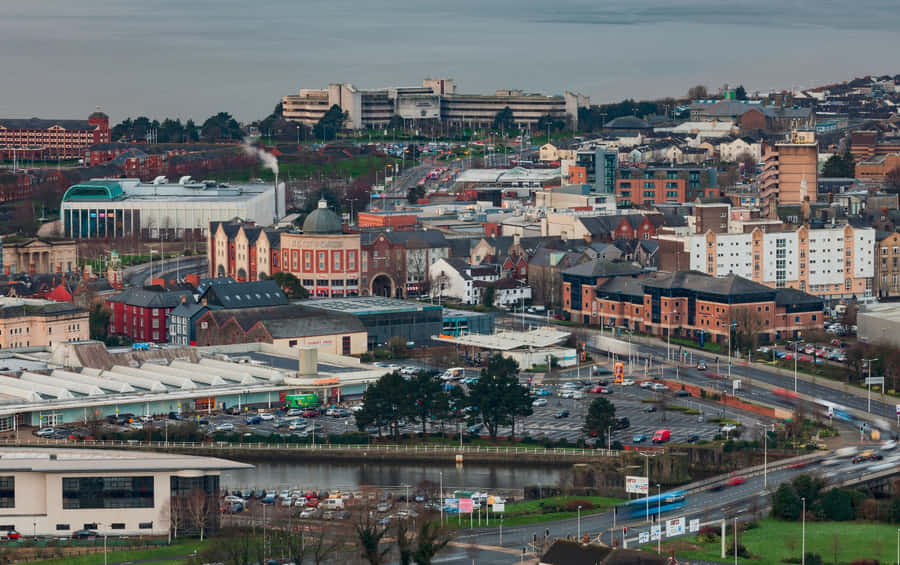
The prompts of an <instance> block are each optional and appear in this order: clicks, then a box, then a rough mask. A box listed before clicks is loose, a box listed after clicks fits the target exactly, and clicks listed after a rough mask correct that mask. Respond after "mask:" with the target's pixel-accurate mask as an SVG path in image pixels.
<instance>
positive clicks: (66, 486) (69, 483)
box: [62, 476, 153, 529]
mask: <svg viewBox="0 0 900 565" xmlns="http://www.w3.org/2000/svg"><path fill="white" fill-rule="evenodd" d="M62 481H63V509H65V510H73V509H81V508H153V477H147V476H138V477H63V480H62ZM85 529H96V526H94V527H93V528H91V527H88V526H87V525H85Z"/></svg>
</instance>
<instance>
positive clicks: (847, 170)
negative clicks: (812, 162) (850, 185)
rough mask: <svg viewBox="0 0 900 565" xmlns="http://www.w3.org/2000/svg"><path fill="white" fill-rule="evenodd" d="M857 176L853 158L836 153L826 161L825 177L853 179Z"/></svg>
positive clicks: (823, 171) (823, 170) (823, 174)
mask: <svg viewBox="0 0 900 565" xmlns="http://www.w3.org/2000/svg"><path fill="white" fill-rule="evenodd" d="M855 174H856V166H855V164H854V162H853V157H852V156H850V155H846V154H845V155H841V154H838V153H835V154H834V155H832V156H831V157H829V158H828V160H827V161H825V165H824V166H823V167H822V176H823V177H841V178H853V177H854V175H855Z"/></svg>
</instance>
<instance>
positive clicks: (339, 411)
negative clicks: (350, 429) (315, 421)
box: [331, 408, 352, 418]
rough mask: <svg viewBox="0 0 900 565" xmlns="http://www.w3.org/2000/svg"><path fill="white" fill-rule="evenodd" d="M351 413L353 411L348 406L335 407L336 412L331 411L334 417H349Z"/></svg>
mask: <svg viewBox="0 0 900 565" xmlns="http://www.w3.org/2000/svg"><path fill="white" fill-rule="evenodd" d="M351 414H352V412H350V411H349V410H347V409H346V408H335V409H334V412H332V413H331V415H332V417H334V418H349V417H350V415H351Z"/></svg>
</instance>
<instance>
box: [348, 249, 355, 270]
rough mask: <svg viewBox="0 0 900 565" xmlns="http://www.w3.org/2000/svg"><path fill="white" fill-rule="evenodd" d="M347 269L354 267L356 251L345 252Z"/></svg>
mask: <svg viewBox="0 0 900 565" xmlns="http://www.w3.org/2000/svg"><path fill="white" fill-rule="evenodd" d="M347 269H348V270H350V271H352V270H354V269H356V251H348V252H347Z"/></svg>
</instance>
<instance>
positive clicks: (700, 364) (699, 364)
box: [697, 361, 706, 371]
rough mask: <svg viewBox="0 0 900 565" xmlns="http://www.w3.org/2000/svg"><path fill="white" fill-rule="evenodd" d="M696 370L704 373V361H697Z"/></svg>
mask: <svg viewBox="0 0 900 565" xmlns="http://www.w3.org/2000/svg"><path fill="white" fill-rule="evenodd" d="M697 370H698V371H705V370H706V361H697Z"/></svg>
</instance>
